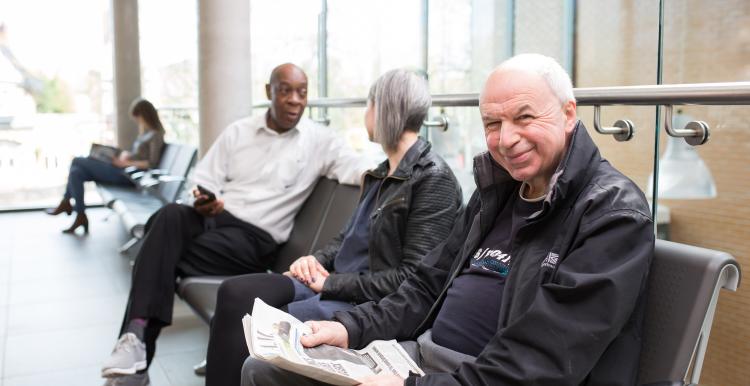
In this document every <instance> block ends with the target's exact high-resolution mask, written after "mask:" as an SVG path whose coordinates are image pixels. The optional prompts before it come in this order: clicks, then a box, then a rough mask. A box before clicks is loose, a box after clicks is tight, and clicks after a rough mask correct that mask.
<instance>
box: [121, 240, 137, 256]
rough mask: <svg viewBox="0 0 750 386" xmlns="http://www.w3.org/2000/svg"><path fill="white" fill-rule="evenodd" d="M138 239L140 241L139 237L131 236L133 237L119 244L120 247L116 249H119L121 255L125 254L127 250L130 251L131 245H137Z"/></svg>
mask: <svg viewBox="0 0 750 386" xmlns="http://www.w3.org/2000/svg"><path fill="white" fill-rule="evenodd" d="M140 241H141V239H139V238H137V237H133V238H131V239H130V240H128V241H127V242H126V243H125V244H123V245H122V246H121V247H120V248H119V249H118V251H119V252H120V253H121V254H123V255H127V254H128V252H129V251H130V250H131V249H133V247H135V246H136V245H137V244H138V243H139V242H140Z"/></svg>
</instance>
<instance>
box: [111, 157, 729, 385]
mask: <svg viewBox="0 0 750 386" xmlns="http://www.w3.org/2000/svg"><path fill="white" fill-rule="evenodd" d="M165 157H167V159H163V160H162V165H160V168H161V167H162V166H163V168H164V169H165V170H168V171H167V172H161V173H155V174H154V175H157V177H154V175H152V176H150V177H147V176H145V175H144V176H142V177H138V176H134V177H135V178H138V179H142V178H152V179H156V180H159V179H160V178H161V180H162V181H161V183H152V182H147V181H148V180H144V181H140V182H139V184H140V185H141V186H144V187H145V188H142V189H140V190H138V191H136V192H134V191H132V190H131V191H128V193H126V192H125V191H121V190H111V189H110V188H106V189H107V190H108V192H109V193H110V194H112V195H111V196H107V197H112V202H113V203H112V204H111V205H109V206H110V207H111V208H112V209H114V210H115V211H117V212H118V213H128V212H130V213H139V214H132V215H131V217H133V220H126V221H128V223H130V224H132V223H140V224H143V223H145V220H146V219H147V218H148V216H149V215H150V214H151V213H153V212H154V211H155V210H156V209H158V208H159V207H160V206H161V205H163V204H164V203H167V202H173V201H174V200H175V199H176V198H177V194H178V193H179V190H181V189H182V186H183V185H182V184H183V183H184V178H185V177H186V176H187V173H188V171H189V168H190V167H191V166H192V165H193V163H194V162H195V149H192V148H190V147H186V146H182V145H174V144H171V145H168V147H167V149H165ZM163 158H164V157H163ZM159 176H160V177H159ZM170 181H174V182H170ZM154 187H156V190H154V189H153V188H154ZM174 189H177V190H174ZM358 195H359V188H357V187H355V186H348V185H341V184H338V183H337V182H336V181H333V180H329V179H326V178H321V179H319V180H318V182H317V184H316V186H315V188H314V189H313V192H312V193H311V195H310V197H308V199H307V200H306V201H305V203H304V204H303V206H302V208H301V209H300V211H299V212H298V214H297V216H296V217H295V222H294V228H293V230H292V232H291V234H290V237H289V240H288V241H287V242H286V243H285V244H284V245H283V246H282V247H281V248H280V249H279V251H278V253H277V255H276V258H275V259H274V260H273V261H274V264H273V265H272V266H269V267H268V271H269V272H277V273H281V272H284V271H286V270H287V269H288V267H289V265H290V264H291V263H292V262H293V261H294V260H295V259H296V258H297V257H299V256H303V255H309V254H311V253H312V252H313V251H315V250H317V249H319V248H321V247H322V246H323V245H324V244H325V243H326V242H327V241H328V240H330V239H331V238H332V237H334V236H335V235H336V234H337V232H338V231H339V230H340V229H341V228H342V227H343V226H344V224H345V223H346V221H347V220H348V218H349V216H350V215H351V213H352V212H353V211H354V209H355V207H356V205H357V200H358ZM143 197H152V198H143ZM153 197H156V198H153ZM136 208H143V210H142V211H141V212H139V211H138V210H137V209H136ZM147 213H148V215H147ZM120 215H121V217H122V218H123V219H124V220H125V219H126V218H128V217H123V215H122V214H120ZM136 220H137V221H136ZM126 228H128V226H127V225H126ZM128 229H129V231H130V232H131V235H132V236H133V237H134V238H139V237H142V232H143V229H142V225H141V227H140V228H139V229H140V232H141V234H140V235H139V236H136V233H134V232H133V229H132V228H128ZM225 279H226V277H215V276H205V277H190V278H185V279H182V280H180V282H179V283H178V286H177V293H178V295H179V296H180V297H181V298H182V299H183V300H184V301H185V302H186V303H187V304H188V305H189V306H190V307H191V308H192V309H193V311H194V312H195V313H196V314H197V315H198V316H199V317H200V318H201V319H203V320H204V321H205V322H206V323H208V322H209V321H210V320H211V318H212V317H213V313H214V310H215V308H216V293H217V291H218V288H219V285H220V284H221V282H222V281H223V280H225ZM739 283H740V267H739V265H738V263H737V261H736V260H735V259H734V257H732V256H731V255H729V254H727V253H724V252H719V251H715V250H710V249H705V248H699V247H694V246H690V245H685V244H679V243H674V242H669V241H664V240H657V241H656V246H655V255H654V259H653V263H652V266H651V270H650V275H649V283H648V285H649V292H648V298H647V300H646V301H647V310H646V319H645V323H644V329H643V351H642V355H641V364H640V381H639V383H640V384H641V385H649V386H678V385H697V384H698V381H699V378H700V373H701V368H702V365H703V358H704V356H705V353H706V348H707V345H708V338H709V334H710V331H711V325H712V323H713V318H714V314H715V312H716V303H717V300H718V298H719V293H720V290H721V289H722V288H724V289H726V290H729V291H736V290H737V288H738V286H739Z"/></svg>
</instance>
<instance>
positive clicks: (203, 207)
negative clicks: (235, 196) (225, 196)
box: [193, 189, 224, 217]
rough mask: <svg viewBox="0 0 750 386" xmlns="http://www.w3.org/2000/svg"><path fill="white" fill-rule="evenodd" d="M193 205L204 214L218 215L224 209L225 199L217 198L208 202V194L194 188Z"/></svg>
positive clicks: (208, 215)
mask: <svg viewBox="0 0 750 386" xmlns="http://www.w3.org/2000/svg"><path fill="white" fill-rule="evenodd" d="M193 197H195V201H194V202H193V207H194V208H195V211H196V212H198V213H200V214H201V215H202V216H207V217H211V216H216V215H217V214H219V213H221V212H222V211H223V210H224V200H222V199H220V198H217V199H215V200H213V201H211V202H206V200H208V196H206V195H204V194H201V193H200V192H199V191H198V189H193Z"/></svg>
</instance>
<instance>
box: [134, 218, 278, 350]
mask: <svg viewBox="0 0 750 386" xmlns="http://www.w3.org/2000/svg"><path fill="white" fill-rule="evenodd" d="M276 247H277V245H276V243H275V242H274V240H273V238H271V236H270V235H269V234H268V233H267V232H265V231H263V230H262V229H260V228H258V227H255V226H253V225H251V224H249V223H247V222H244V221H242V220H240V219H238V218H236V217H234V216H233V215H232V214H230V213H229V212H227V211H224V212H222V213H220V214H219V215H217V216H215V217H211V218H205V217H203V216H201V215H200V214H198V212H196V211H195V209H193V208H192V207H190V206H185V205H178V204H168V205H166V206H165V207H163V208H161V209H160V210H159V211H157V212H156V213H154V215H152V216H151V218H149V220H148V222H147V223H146V236H145V237H144V239H143V246H142V247H141V250H140V252H138V256H137V258H136V260H135V266H134V267H133V278H132V284H131V288H130V297H129V299H128V307H127V310H126V311H125V318H124V320H123V324H122V328H121V330H120V334H122V333H123V332H124V331H125V328H126V327H127V325H128V322H129V321H130V320H132V319H134V318H144V319H148V325H147V327H146V330H145V331H144V343H145V344H146V352H147V359H148V363H149V364H151V360H152V359H153V357H154V352H155V351H156V339H157V337H158V336H159V332H160V331H161V329H162V328H163V327H165V326H168V325H170V324H171V323H172V306H173V304H174V292H175V287H176V278H177V277H178V276H180V277H187V276H198V275H217V276H218V275H240V274H245V273H251V272H265V270H266V269H267V267H268V266H269V263H270V260H271V257H272V255H273V252H274V250H275V249H276Z"/></svg>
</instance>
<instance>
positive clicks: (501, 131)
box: [479, 69, 576, 195]
mask: <svg viewBox="0 0 750 386" xmlns="http://www.w3.org/2000/svg"><path fill="white" fill-rule="evenodd" d="M575 108H576V104H575V102H574V101H568V102H566V103H565V104H561V102H560V100H559V99H558V98H557V97H556V96H555V95H554V93H553V92H552V90H551V89H550V87H549V85H547V82H546V81H545V80H544V79H543V78H542V77H540V76H539V75H536V74H533V73H530V72H526V71H521V70H502V69H501V70H498V71H495V72H494V73H492V74H491V75H490V77H489V78H488V79H487V82H486V83H485V87H484V91H483V92H482V97H481V100H480V101H479V111H480V112H481V114H482V122H483V125H484V134H485V139H486V141H487V149H488V150H489V152H490V154H491V155H492V158H493V159H494V160H495V161H497V163H499V164H500V165H501V166H502V167H503V168H504V169H505V170H507V171H508V173H510V175H511V177H513V179H515V180H517V181H526V182H528V183H529V184H530V185H531V190H532V192H535V193H534V194H537V195H538V194H541V193H544V192H545V189H546V188H547V185H548V183H549V180H550V178H551V177H552V174H553V173H554V171H555V169H556V168H557V165H558V164H559V163H560V160H561V159H562V157H563V155H564V154H565V151H566V149H567V143H568V139H569V138H570V135H571V133H572V132H573V128H574V127H575V123H576V111H575Z"/></svg>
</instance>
